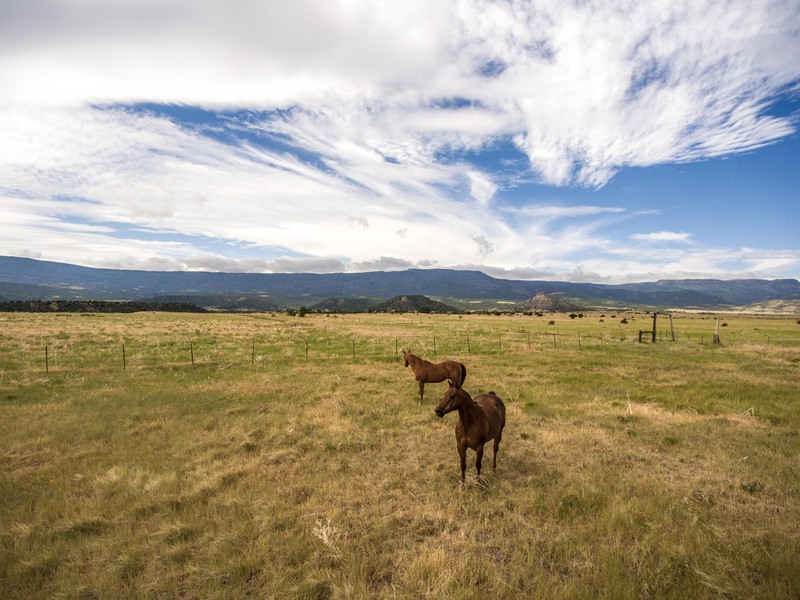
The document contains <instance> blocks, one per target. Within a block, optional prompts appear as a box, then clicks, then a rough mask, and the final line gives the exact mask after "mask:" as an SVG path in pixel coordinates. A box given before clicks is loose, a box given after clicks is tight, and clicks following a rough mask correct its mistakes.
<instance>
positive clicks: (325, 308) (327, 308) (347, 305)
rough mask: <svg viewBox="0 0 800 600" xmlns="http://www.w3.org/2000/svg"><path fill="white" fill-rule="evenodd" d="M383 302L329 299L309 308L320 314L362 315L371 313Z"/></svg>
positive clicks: (360, 299) (358, 299)
mask: <svg viewBox="0 0 800 600" xmlns="http://www.w3.org/2000/svg"><path fill="white" fill-rule="evenodd" d="M381 302H382V300H380V299H375V298H328V299H327V300H323V301H322V302H318V303H317V304H313V305H311V306H309V307H308V308H310V309H311V310H316V311H319V312H337V313H360V312H369V310H370V309H372V308H373V307H374V306H376V305H378V304H380V303H381Z"/></svg>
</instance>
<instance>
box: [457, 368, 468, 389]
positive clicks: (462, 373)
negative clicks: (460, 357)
mask: <svg viewBox="0 0 800 600" xmlns="http://www.w3.org/2000/svg"><path fill="white" fill-rule="evenodd" d="M466 378H467V367H465V366H464V363H461V381H460V382H459V383H458V385H464V380H465V379H466Z"/></svg>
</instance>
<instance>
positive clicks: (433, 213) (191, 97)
mask: <svg viewBox="0 0 800 600" xmlns="http://www.w3.org/2000/svg"><path fill="white" fill-rule="evenodd" d="M799 32H800V0H791V1H780V2H772V1H769V0H758V1H756V0H753V1H749V0H730V1H725V2H723V1H719V0H715V1H706V0H696V1H693V2H642V3H613V2H600V1H597V2H595V1H591V0H581V1H578V0H573V1H569V0H567V1H565V2H559V3H554V2H549V1H544V0H529V1H526V2H522V1H517V0H496V1H487V0H424V1H423V0H409V1H407V2H403V3H398V2H395V3H388V2H379V1H376V0H371V1H366V0H341V1H339V0H325V1H322V0H293V1H292V2H288V1H285V2H284V1H282V0H281V1H273V2H262V1H248V0H243V1H239V2H236V3H220V2H212V1H210V0H194V1H192V2H189V1H188V0H159V1H158V2H155V1H150V0H142V1H140V2H130V1H128V0H86V1H83V2H74V1H71V0H48V1H44V0H34V1H21V0H11V1H10V2H4V3H3V5H2V7H0V132H1V133H0V254H2V255H11V256H26V257H32V258H39V259H44V260H55V261H63V262H70V263H75V264H81V265H87V266H95V267H111V268H135V269H157V270H213V271H231V272H317V273H326V272H359V271H371V270H397V269H407V268H432V267H439V268H444V267H447V268H458V269H478V270H482V271H484V272H486V273H488V274H490V275H493V276H497V277H506V278H518V279H550V280H569V281H591V282H605V283H619V282H631V281H651V280H656V279H669V278H697V277H713V278H724V279H730V278H741V277H765V278H776V277H792V278H798V277H800V232H799V231H798V224H800V209H799V208H798V205H800V168H798V167H800V133H798V124H799V123H800V61H798V60H797V58H796V57H797V56H800V33H799Z"/></svg>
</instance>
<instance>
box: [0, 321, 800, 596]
mask: <svg viewBox="0 0 800 600" xmlns="http://www.w3.org/2000/svg"><path fill="white" fill-rule="evenodd" d="M548 320H549V319H547V318H545V319H544V320H541V319H539V320H537V318H535V317H513V318H512V317H488V316H462V317H458V316H427V315H414V316H412V315H364V316H339V317H332V316H331V317H326V316H317V315H315V316H309V317H306V318H304V319H300V318H289V317H286V316H281V315H254V316H253V315H157V314H137V315H125V316H115V315H100V316H90V317H82V316H80V315H65V316H62V315H0V325H2V329H0V331H2V334H0V335H1V336H2V337H0V349H1V350H2V355H1V358H0V410H2V413H0V414H2V418H1V419H0V565H1V566H0V589H3V595H4V597H9V598H32V597H42V598H78V597H80V598H92V597H94V598H136V597H142V598H146V597H187V598H229V597H238V596H245V595H250V596H255V597H276V598H391V597H401V598H425V597H428V598H486V597H496V598H530V597H537V598H584V597H591V598H597V597H605V598H719V597H731V598H745V597H746V598H793V597H797V596H798V594H800V561H798V558H797V557H798V556H800V467H798V464H800V463H798V440H797V431H798V425H800V415H798V413H797V410H796V401H797V389H800V386H798V384H800V374H799V373H798V366H799V365H800V326H798V325H797V324H796V322H795V320H793V319H783V320H779V319H763V320H760V319H759V318H756V317H746V316H730V317H727V319H726V320H727V322H728V323H729V325H728V327H726V334H725V335H723V342H724V343H723V345H722V346H721V347H715V346H712V345H711V344H710V343H701V342H700V338H699V332H701V331H713V320H709V319H706V318H703V317H702V316H697V317H693V318H692V317H689V316H681V318H680V319H676V329H678V330H679V332H680V333H681V334H683V333H688V334H689V335H691V338H692V339H691V341H690V340H689V339H688V336H681V337H679V341H678V342H676V343H669V344H667V343H664V344H661V343H657V344H656V345H639V344H636V343H635V342H633V341H632V339H633V337H634V336H633V335H631V332H628V334H627V335H626V340H625V341H624V342H623V341H621V340H620V339H619V337H620V336H617V337H616V338H613V337H612V336H611V333H610V332H613V328H614V327H616V329H617V331H618V330H619V325H618V324H617V323H609V321H610V317H608V316H607V317H606V318H605V320H604V322H602V323H601V322H600V321H599V316H598V315H593V317H592V321H590V320H589V318H585V319H583V320H575V321H573V320H570V319H568V318H567V317H565V316H562V317H556V318H555V320H556V321H557V323H558V325H557V327H558V328H559V334H558V337H557V339H556V343H555V344H554V343H553V336H552V334H551V333H550V330H549V328H548V326H547V325H546V323H547V321H548ZM617 320H618V319H617ZM631 320H633V319H631ZM636 321H637V322H639V321H641V322H646V321H647V316H646V315H644V316H639V317H638V318H637V319H636ZM678 324H680V326H678ZM631 325H632V326H633V327H636V328H637V330H638V327H639V326H638V325H637V324H634V323H632V324H631ZM765 331H769V336H770V337H771V339H770V341H769V343H767V340H766V337H765V335H764V332H765ZM579 332H580V333H581V336H582V338H581V341H580V343H579V342H578V339H577V334H578V333H579ZM601 333H603V338H602V339H601V338H600V334H601ZM466 336H469V342H467V339H466ZM434 338H435V341H434ZM529 338H530V341H529ZM781 338H782V340H783V342H782V344H781V343H777V342H775V341H774V340H775V339H781ZM253 340H255V342H256V350H255V354H254V353H253ZM354 340H355V346H356V355H355V357H354V356H353V341H354ZM728 340H729V341H728ZM708 341H710V335H709V337H708ZM123 343H124V344H125V345H126V351H128V350H130V354H129V355H128V357H127V358H128V364H127V365H126V366H127V368H126V369H125V370H123V369H122V360H121V346H122V344H123ZM307 343H308V344H309V359H308V361H306V356H305V348H306V344H307ZM468 343H469V347H468V345H467V344H468ZM190 344H191V345H192V348H193V349H194V354H195V364H194V365H192V364H191V362H190V355H189V353H188V351H187V350H188V348H189V345H190ZM434 344H435V348H436V356H437V357H438V359H439V360H441V359H443V358H445V357H452V358H458V359H459V360H462V361H463V362H465V363H466V364H467V368H468V377H467V381H466V383H465V387H466V389H468V390H469V391H470V392H473V393H477V392H479V391H488V390H490V389H492V390H495V391H496V392H497V393H498V394H499V395H500V396H501V397H502V398H503V399H504V401H505V402H506V405H507V407H508V425H507V428H506V432H505V434H504V438H503V443H502V445H501V448H500V453H499V457H498V470H497V472H496V473H492V472H491V470H485V473H484V478H483V479H482V480H481V481H480V482H478V481H476V480H475V476H474V466H473V465H474V453H470V454H468V476H467V479H468V481H467V484H466V485H463V486H462V485H460V484H459V483H458V479H459V476H460V470H459V468H458V457H457V454H456V450H455V437H454V433H453V429H454V426H455V415H448V416H447V417H445V418H444V419H438V418H437V417H436V416H435V415H434V413H433V407H434V405H435V402H436V401H438V399H439V398H440V397H441V395H442V393H443V392H444V384H433V385H429V386H426V402H425V404H423V405H419V403H418V402H417V398H418V396H417V386H416V383H415V382H414V380H413V375H412V373H411V371H410V369H405V368H404V367H403V365H402V363H401V362H400V358H399V356H397V355H396V354H395V347H396V345H397V346H399V347H400V348H402V347H411V348H412V349H414V351H415V352H417V353H419V354H420V355H423V356H429V357H431V358H433V349H434ZM44 345H48V346H49V347H50V349H51V350H52V351H54V352H55V356H56V357H55V359H54V361H53V363H51V364H50V372H49V373H46V374H45V373H44V356H43V351H42V348H43V346H44ZM468 348H469V349H468Z"/></svg>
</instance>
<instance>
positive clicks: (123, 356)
mask: <svg viewBox="0 0 800 600" xmlns="http://www.w3.org/2000/svg"><path fill="white" fill-rule="evenodd" d="M127 368H128V364H127V360H126V359H125V344H122V370H123V371H125V370H126V369H127Z"/></svg>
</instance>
